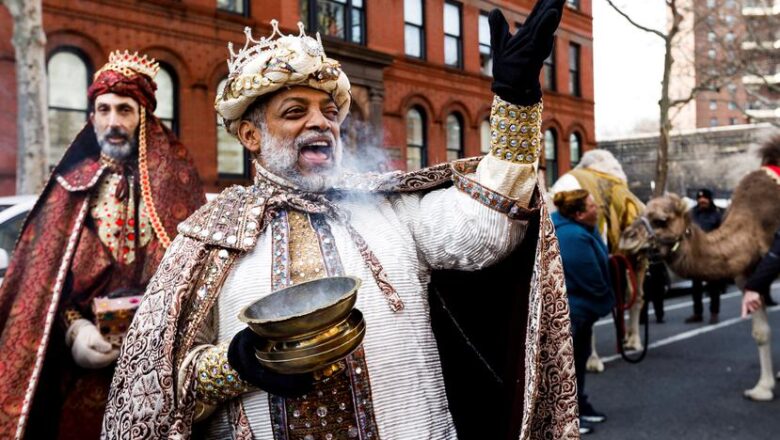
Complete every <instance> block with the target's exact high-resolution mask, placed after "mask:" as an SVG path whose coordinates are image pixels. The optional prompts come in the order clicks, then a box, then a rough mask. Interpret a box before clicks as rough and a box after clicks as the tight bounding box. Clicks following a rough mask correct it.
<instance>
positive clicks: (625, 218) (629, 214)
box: [569, 168, 645, 253]
mask: <svg viewBox="0 0 780 440" xmlns="http://www.w3.org/2000/svg"><path fill="white" fill-rule="evenodd" d="M569 173H570V174H571V175H572V176H574V177H575V178H576V179H577V181H578V182H579V183H580V186H582V189H584V190H586V191H588V192H589V193H590V194H591V195H592V196H593V199H594V200H595V201H596V205H598V207H599V224H598V230H599V231H603V230H604V226H605V225H606V227H607V245H608V246H609V252H610V253H615V252H617V250H618V249H617V246H618V242H619V241H620V233H621V232H622V231H623V230H624V229H626V228H627V227H628V225H630V224H631V223H633V222H634V220H636V218H637V217H638V216H639V215H640V214H641V213H642V211H643V210H644V209H645V205H644V204H643V203H642V202H641V201H640V200H639V199H638V198H637V197H636V196H635V195H634V194H633V193H632V192H631V191H630V190H629V189H628V185H627V184H626V182H624V181H622V180H621V179H618V178H617V177H615V176H612V175H610V174H607V173H602V172H599V171H596V170H593V169H589V168H576V169H573V170H571V171H570V172H569Z"/></svg>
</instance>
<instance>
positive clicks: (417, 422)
mask: <svg viewBox="0 0 780 440" xmlns="http://www.w3.org/2000/svg"><path fill="white" fill-rule="evenodd" d="M528 168H530V166H522V165H515V164H508V163H506V162H503V161H499V160H497V159H493V158H492V157H487V158H485V159H484V160H483V162H482V163H481V164H480V165H479V168H478V170H477V173H476V175H474V176H471V177H472V178H474V179H475V180H480V181H481V182H480V183H482V184H483V185H485V186H487V187H490V188H492V189H494V190H496V191H497V192H501V193H503V194H505V195H508V196H510V197H513V198H518V196H520V197H519V198H524V199H525V200H527V199H528V198H529V197H530V188H533V179H529V174H530V175H531V176H533V175H534V172H533V168H531V172H530V173H529V169H528ZM521 178H522V180H524V181H525V182H518V179H521ZM491 180H492V181H491ZM529 181H530V182H529ZM339 207H340V208H342V209H344V210H346V211H348V212H349V213H350V214H351V220H350V223H351V225H352V226H353V227H354V228H355V229H356V230H357V231H358V232H359V233H360V235H362V236H363V237H364V238H365V239H366V242H367V243H368V246H369V248H370V249H371V250H372V251H373V252H374V253H375V254H376V256H377V258H378V259H379V261H380V262H381V264H382V265H383V266H384V268H385V270H386V272H387V274H388V277H389V280H390V283H391V284H392V285H393V286H394V287H395V289H396V290H397V291H398V293H399V295H400V297H401V300H402V301H403V303H404V306H405V308H404V309H403V310H402V311H400V312H393V311H392V310H391V309H390V307H389V305H388V302H387V299H386V298H385V297H384V296H383V294H382V293H381V291H380V290H379V288H378V287H377V285H376V283H375V281H374V278H373V277H372V274H371V271H370V270H369V269H368V268H367V266H366V264H365V263H364V261H363V258H362V257H361V255H360V253H359V252H358V250H357V248H356V246H355V245H354V243H353V240H352V239H351V237H350V235H349V233H348V232H347V230H346V229H345V228H344V227H343V226H342V225H340V224H339V223H337V222H333V221H328V223H329V225H330V228H331V231H332V233H333V236H334V238H335V241H336V247H337V249H338V253H339V255H340V258H341V262H342V265H343V268H344V274H345V275H354V276H357V277H359V278H361V279H362V280H363V285H362V288H361V289H360V291H359V293H358V299H357V305H356V307H357V308H358V309H359V310H361V311H362V312H363V315H364V317H365V320H366V326H367V330H366V336H365V339H364V342H363V347H364V350H365V359H366V363H367V366H368V374H369V377H370V383H371V394H372V399H373V408H374V414H375V418H376V423H377V429H378V431H379V432H378V434H379V437H380V438H382V439H415V440H420V439H436V440H441V439H454V438H456V433H455V428H454V425H453V421H452V418H451V416H450V413H449V411H448V408H447V397H446V395H445V391H444V381H443V378H442V372H441V366H440V362H439V357H438V352H437V348H436V341H435V339H434V336H433V332H432V330H431V324H430V315H429V313H428V301H427V285H428V282H429V280H430V274H431V270H433V269H444V268H446V269H451V268H457V269H464V270H476V269H480V268H482V267H485V266H488V265H491V264H493V263H495V262H497V261H498V260H500V259H501V258H503V257H504V256H506V255H507V254H508V253H509V252H510V251H511V250H512V249H513V248H514V247H515V246H516V245H517V244H518V243H519V241H520V240H521V239H522V236H523V232H524V230H525V226H526V223H525V222H523V221H517V220H510V219H509V218H508V217H507V216H506V215H504V214H502V213H499V212H497V211H494V210H492V209H490V208H488V207H486V206H484V205H482V204H480V203H479V202H477V201H475V200H472V199H471V198H470V197H469V196H467V195H466V194H464V193H463V192H461V191H459V190H458V189H456V188H455V187H450V188H447V189H440V190H436V191H432V192H429V193H427V194H424V195H420V194H405V195H393V196H384V195H379V194H369V195H365V196H361V197H360V198H355V199H351V200H344V201H342V202H340V203H339ZM271 252H272V251H271V231H270V228H268V229H266V230H265V232H264V233H263V235H262V236H261V237H260V238H259V239H258V241H257V245H256V246H255V248H254V249H253V250H252V251H251V252H250V253H248V254H246V255H245V256H243V257H242V258H240V259H239V260H237V261H236V263H235V265H234V266H233V270H232V271H231V273H230V274H229V275H228V278H227V280H226V281H225V284H224V286H223V288H222V290H221V293H220V296H219V299H218V303H217V306H216V311H217V313H218V315H217V322H218V329H217V340H216V341H215V342H224V341H229V340H230V339H231V338H232V337H233V335H235V334H236V333H237V332H239V331H240V330H242V329H244V328H245V324H243V323H242V322H240V321H239V320H238V319H237V316H238V313H239V310H240V309H241V308H242V307H244V306H246V305H247V304H249V303H250V302H252V301H255V300H257V299H259V298H261V297H263V296H265V295H268V294H269V293H270V292H271V261H272V258H271ZM474 294H475V295H476V294H477V292H474ZM486 300H487V301H489V298H484V297H480V298H475V301H486ZM241 399H242V402H243V405H244V408H245V410H246V414H247V416H248V419H249V422H250V426H251V428H252V431H253V433H254V436H255V438H257V439H273V433H272V426H271V417H270V413H269V401H268V395H267V394H266V393H265V392H263V391H254V392H251V393H247V394H244V395H242V396H241ZM203 423H207V424H209V434H210V435H209V437H210V438H230V435H231V434H230V432H231V428H230V426H229V424H228V419H227V412H226V410H225V409H224V408H222V409H220V410H218V411H217V412H216V413H215V414H214V415H213V416H212V417H211V418H210V419H207V420H206V421H204V422H203Z"/></svg>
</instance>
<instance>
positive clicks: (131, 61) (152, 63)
mask: <svg viewBox="0 0 780 440" xmlns="http://www.w3.org/2000/svg"><path fill="white" fill-rule="evenodd" d="M107 70H113V71H114V72H119V73H121V74H122V75H124V76H127V77H132V76H135V75H137V74H139V73H141V74H144V75H146V76H148V77H149V78H152V79H154V76H155V75H157V72H158V71H159V70H160V65H159V64H157V60H155V59H154V58H147V56H146V55H144V56H143V57H142V56H140V55H139V54H138V52H133V53H130V52H129V51H127V50H125V51H124V52H121V51H118V50H115V51H113V52H111V54H110V55H109V56H108V63H106V65H105V66H103V67H101V68H100V70H98V71H97V72H96V73H95V78H96V79H97V77H98V76H100V74H101V73H103V72H105V71H107Z"/></svg>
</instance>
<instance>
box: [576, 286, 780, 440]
mask: <svg viewBox="0 0 780 440" xmlns="http://www.w3.org/2000/svg"><path fill="white" fill-rule="evenodd" d="M773 292H774V298H775V299H776V300H777V299H780V284H778V283H776V284H775V285H774V288H773ZM721 298H722V299H721V311H720V324H717V325H708V324H707V320H708V318H709V301H708V299H706V300H705V304H704V308H705V322H704V323H701V324H684V323H683V320H684V319H685V318H686V317H687V316H689V315H691V313H692V305H691V301H690V297H689V296H688V297H680V298H674V299H671V300H667V301H666V307H665V309H666V316H665V320H666V322H665V323H663V324H657V323H656V322H655V316H654V314H653V313H652V306H651V307H650V309H651V313H650V319H649V321H650V347H651V348H650V350H649V351H648V353H647V356H646V357H645V359H644V360H643V361H642V362H640V363H639V364H629V363H627V362H624V361H623V360H622V359H620V358H619V356H618V355H615V353H616V351H615V330H614V327H613V324H612V318H611V317H610V318H609V320H602V321H600V322H598V323H597V324H596V327H595V332H596V335H597V339H598V343H597V348H598V350H599V354H600V355H601V356H602V358H604V359H606V360H607V362H606V369H605V371H604V372H603V373H601V374H588V375H587V377H586V386H585V389H586V392H587V394H588V395H589V397H590V401H591V403H592V404H593V405H594V407H595V408H596V409H597V410H599V411H601V412H604V413H605V414H606V415H607V417H608V419H607V421H606V422H605V423H601V424H597V425H595V428H596V431H595V432H594V433H593V434H591V435H588V436H584V438H589V439H593V440H607V439H621V440H622V439H631V440H634V439H636V440H641V439H661V440H666V439H686V440H697V439H706V440H717V439H728V440H732V439H750V440H753V439H756V440H764V439H766V440H769V439H773V440H776V439H780V386H778V388H777V389H776V395H775V400H774V401H771V402H753V401H749V400H747V399H745V398H743V397H742V391H743V390H745V389H748V388H751V387H753V385H755V383H756V381H757V380H758V375H759V365H758V351H757V349H756V345H755V342H754V341H753V338H752V337H751V335H750V331H751V322H750V319H745V320H743V319H740V318H739V313H740V304H741V293H740V292H738V291H737V290H736V288H735V287H734V286H730V287H729V289H728V291H727V292H726V294H724V295H723V296H722V297H721ZM769 322H770V325H771V326H772V338H773V339H772V342H771V343H772V346H773V355H774V356H773V359H774V361H775V365H774V368H775V371H778V370H780V342H778V340H780V306H775V307H772V308H770V309H769ZM642 331H644V329H643V328H642Z"/></svg>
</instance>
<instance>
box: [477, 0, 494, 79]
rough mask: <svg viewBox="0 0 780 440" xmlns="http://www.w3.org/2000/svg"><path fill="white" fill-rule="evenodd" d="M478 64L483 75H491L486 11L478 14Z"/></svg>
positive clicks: (491, 65) (491, 67)
mask: <svg viewBox="0 0 780 440" xmlns="http://www.w3.org/2000/svg"><path fill="white" fill-rule="evenodd" d="M479 66H480V69H481V70H482V74H483V75H488V76H493V58H492V57H491V53H490V23H489V22H488V15H487V13H486V12H482V13H480V14H479Z"/></svg>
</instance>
